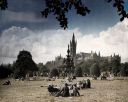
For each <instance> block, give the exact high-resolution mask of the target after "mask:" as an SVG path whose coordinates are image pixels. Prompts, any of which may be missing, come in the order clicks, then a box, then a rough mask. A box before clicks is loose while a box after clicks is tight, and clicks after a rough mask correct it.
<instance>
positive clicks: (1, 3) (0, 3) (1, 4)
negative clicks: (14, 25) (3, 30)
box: [0, 0, 8, 10]
mask: <svg viewBox="0 0 128 102" xmlns="http://www.w3.org/2000/svg"><path fill="white" fill-rule="evenodd" d="M0 8H1V10H5V9H7V8H8V3H7V0H0Z"/></svg>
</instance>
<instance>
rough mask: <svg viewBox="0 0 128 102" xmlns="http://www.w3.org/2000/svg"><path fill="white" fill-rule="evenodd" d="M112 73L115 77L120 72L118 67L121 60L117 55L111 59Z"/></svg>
mask: <svg viewBox="0 0 128 102" xmlns="http://www.w3.org/2000/svg"><path fill="white" fill-rule="evenodd" d="M111 64H112V72H113V73H114V75H116V76H117V74H118V73H119V72H120V67H121V58H120V56H119V55H114V57H113V59H112V63H111Z"/></svg>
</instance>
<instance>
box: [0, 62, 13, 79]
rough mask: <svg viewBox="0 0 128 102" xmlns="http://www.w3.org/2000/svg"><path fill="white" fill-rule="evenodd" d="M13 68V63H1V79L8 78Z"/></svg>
mask: <svg viewBox="0 0 128 102" xmlns="http://www.w3.org/2000/svg"><path fill="white" fill-rule="evenodd" d="M11 73H13V72H12V69H11V65H10V64H8V65H3V64H1V65H0V79H2V78H7V77H8V76H9V75H11Z"/></svg>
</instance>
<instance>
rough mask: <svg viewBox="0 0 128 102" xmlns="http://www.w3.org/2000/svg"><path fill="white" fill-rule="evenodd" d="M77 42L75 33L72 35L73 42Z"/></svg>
mask: <svg viewBox="0 0 128 102" xmlns="http://www.w3.org/2000/svg"><path fill="white" fill-rule="evenodd" d="M73 41H74V42H75V35H74V33H73V36H72V42H73Z"/></svg>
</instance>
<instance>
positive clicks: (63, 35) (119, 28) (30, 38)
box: [0, 0, 128, 63]
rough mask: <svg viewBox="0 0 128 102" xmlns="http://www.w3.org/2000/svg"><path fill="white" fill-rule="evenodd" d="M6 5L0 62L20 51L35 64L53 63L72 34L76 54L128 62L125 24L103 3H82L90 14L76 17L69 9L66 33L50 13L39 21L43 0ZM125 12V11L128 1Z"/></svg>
mask: <svg viewBox="0 0 128 102" xmlns="http://www.w3.org/2000/svg"><path fill="white" fill-rule="evenodd" d="M8 2H9V4H8V9H7V10H5V11H0V35H1V36H0V63H8V62H12V61H14V60H16V56H17V54H18V52H19V51H20V50H22V49H25V50H28V51H30V52H31V53H32V55H33V58H34V60H35V61H36V62H44V63H45V62H46V61H48V60H54V58H55V56H57V55H59V54H60V53H61V54H62V56H65V54H66V50H67V44H68V43H69V41H70V39H71V37H72V34H73V32H74V33H75V36H76V39H77V41H78V46H77V52H81V51H83V52H90V51H91V50H93V51H97V52H98V51H101V52H102V53H101V54H102V55H107V56H108V55H111V54H113V53H116V54H120V55H121V56H122V59H123V61H128V56H127V55H128V53H127V50H128V49H127V43H128V42H127V41H128V33H127V32H128V28H127V26H128V25H127V22H128V21H127V19H126V20H125V21H124V22H120V21H119V19H120V17H119V16H118V13H117V10H116V9H115V8H113V7H112V4H111V3H107V2H106V1H105V0H83V3H85V4H86V6H87V7H88V8H89V9H90V10H91V12H90V14H88V15H86V16H80V15H76V12H75V10H74V9H72V10H71V11H69V12H68V13H67V14H66V15H67V17H68V21H69V23H68V29H66V30H63V29H62V28H61V27H60V25H59V22H58V21H57V20H56V19H55V17H54V16H53V15H52V14H51V15H49V16H48V18H47V19H46V18H42V16H41V13H40V11H42V10H43V9H44V8H45V0H8ZM125 9H126V11H128V0H125ZM121 34H122V35H123V36H122V35H121ZM44 58H45V59H44Z"/></svg>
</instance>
